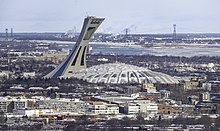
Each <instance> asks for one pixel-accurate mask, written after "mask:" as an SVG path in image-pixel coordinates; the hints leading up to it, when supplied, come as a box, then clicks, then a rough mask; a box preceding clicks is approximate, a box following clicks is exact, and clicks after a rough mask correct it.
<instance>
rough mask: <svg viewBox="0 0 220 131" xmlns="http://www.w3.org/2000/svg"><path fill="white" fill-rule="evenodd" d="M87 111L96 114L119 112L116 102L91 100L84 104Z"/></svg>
mask: <svg viewBox="0 0 220 131" xmlns="http://www.w3.org/2000/svg"><path fill="white" fill-rule="evenodd" d="M85 108H86V111H87V113H92V114H98V115H115V114H119V107H118V105H116V104H107V103H104V102H91V103H89V104H87V105H86V107H85Z"/></svg>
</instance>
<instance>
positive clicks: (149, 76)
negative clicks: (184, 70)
mask: <svg viewBox="0 0 220 131" xmlns="http://www.w3.org/2000/svg"><path fill="white" fill-rule="evenodd" d="M73 76H74V77H76V78H79V79H83V80H86V81H88V82H90V83H112V84H123V83H162V84H175V83H179V82H178V80H176V79H174V78H173V77H171V76H169V75H167V74H164V73H159V72H155V71H151V70H148V69H146V68H143V67H137V66H133V65H128V64H124V63H109V64H101V65H97V66H92V67H90V68H86V69H83V70H80V71H76V72H74V74H73Z"/></svg>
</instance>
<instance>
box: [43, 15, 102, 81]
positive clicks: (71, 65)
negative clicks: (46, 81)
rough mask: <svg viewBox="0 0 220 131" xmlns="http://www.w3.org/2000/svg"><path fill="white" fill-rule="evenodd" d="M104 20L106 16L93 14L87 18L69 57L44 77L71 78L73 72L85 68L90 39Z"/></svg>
mask: <svg viewBox="0 0 220 131" xmlns="http://www.w3.org/2000/svg"><path fill="white" fill-rule="evenodd" d="M103 21H104V18H96V17H93V16H88V17H87V18H85V19H84V24H83V27H82V30H81V33H80V35H79V38H78V40H77V42H76V44H75V46H74V47H73V49H72V50H71V52H70V53H69V55H68V56H67V58H66V59H65V60H64V61H63V62H62V63H61V64H60V65H59V66H57V67H56V68H55V69H54V70H53V71H51V72H50V73H49V74H47V75H46V76H44V78H69V77H72V76H73V72H75V71H78V70H81V69H85V68H86V52H87V48H89V47H88V45H89V41H90V39H91V36H92V35H93V34H94V32H95V31H96V30H97V28H98V27H99V26H100V24H101V23H102V22H103Z"/></svg>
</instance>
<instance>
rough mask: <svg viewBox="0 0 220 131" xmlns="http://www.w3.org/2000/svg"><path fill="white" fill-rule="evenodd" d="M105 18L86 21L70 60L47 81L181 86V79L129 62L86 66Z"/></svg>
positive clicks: (49, 76) (93, 18)
mask: <svg viewBox="0 0 220 131" xmlns="http://www.w3.org/2000/svg"><path fill="white" fill-rule="evenodd" d="M103 20H104V18H96V17H91V16H89V17H87V18H85V20H84V24H83V28H82V31H81V33H80V36H79V38H78V40H77V42H76V44H75V46H74V47H73V49H72V51H71V52H70V54H69V55H68V57H67V58H66V59H65V60H64V61H63V62H62V63H61V64H60V65H59V66H57V67H56V68H55V69H54V70H53V71H51V72H50V73H49V74H47V75H46V76H45V77H44V78H71V77H75V78H78V79H83V80H85V81H88V82H90V83H108V84H125V83H140V84H142V83H153V84H154V83H160V84H177V83H179V82H178V80H176V79H175V78H173V77H171V76H169V75H167V74H164V73H160V72H155V71H151V70H148V69H147V68H144V67H137V66H133V65H128V64H125V63H108V64H101V65H97V66H92V67H89V68H87V67H86V50H87V48H88V44H89V41H90V39H91V36H92V34H93V33H94V32H95V31H96V30H97V28H98V27H99V26H100V24H101V23H102V22H103Z"/></svg>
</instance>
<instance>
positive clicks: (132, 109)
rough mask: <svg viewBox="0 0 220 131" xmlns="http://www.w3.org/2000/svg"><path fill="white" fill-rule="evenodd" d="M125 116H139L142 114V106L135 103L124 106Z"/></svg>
mask: <svg viewBox="0 0 220 131" xmlns="http://www.w3.org/2000/svg"><path fill="white" fill-rule="evenodd" d="M124 113H125V114H137V113H140V105H139V104H135V103H128V104H127V105H125V106H124Z"/></svg>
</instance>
